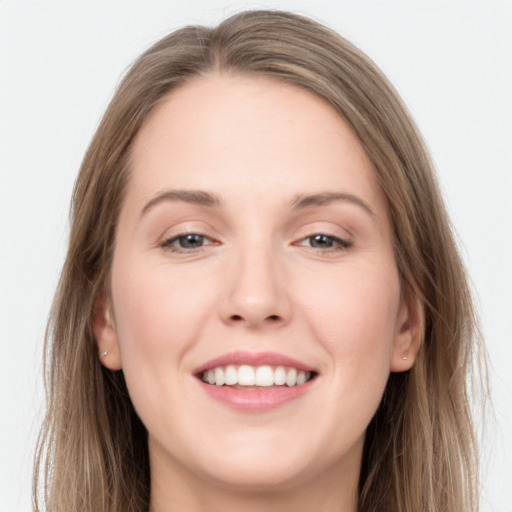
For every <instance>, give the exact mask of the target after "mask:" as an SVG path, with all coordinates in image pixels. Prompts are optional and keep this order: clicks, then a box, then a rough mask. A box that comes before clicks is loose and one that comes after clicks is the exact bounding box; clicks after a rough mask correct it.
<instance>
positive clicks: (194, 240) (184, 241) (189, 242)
mask: <svg viewBox="0 0 512 512" xmlns="http://www.w3.org/2000/svg"><path fill="white" fill-rule="evenodd" d="M202 244H203V237H202V236H201V235H186V236H183V237H181V238H180V245H181V247H183V248H184V249H191V248H194V247H200V246H201V245H202Z"/></svg>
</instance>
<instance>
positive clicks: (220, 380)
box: [215, 368, 226, 386]
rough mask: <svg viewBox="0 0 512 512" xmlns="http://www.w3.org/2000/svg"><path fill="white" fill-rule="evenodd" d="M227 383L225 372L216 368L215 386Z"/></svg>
mask: <svg viewBox="0 0 512 512" xmlns="http://www.w3.org/2000/svg"><path fill="white" fill-rule="evenodd" d="M224 382H226V379H225V377H224V370H223V369H222V368H215V384H216V385H217V386H222V385H223V384H224Z"/></svg>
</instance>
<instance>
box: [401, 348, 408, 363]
mask: <svg viewBox="0 0 512 512" xmlns="http://www.w3.org/2000/svg"><path fill="white" fill-rule="evenodd" d="M408 358H409V351H408V350H406V351H405V352H404V353H403V354H402V359H403V360H404V361H406V360H407V359H408Z"/></svg>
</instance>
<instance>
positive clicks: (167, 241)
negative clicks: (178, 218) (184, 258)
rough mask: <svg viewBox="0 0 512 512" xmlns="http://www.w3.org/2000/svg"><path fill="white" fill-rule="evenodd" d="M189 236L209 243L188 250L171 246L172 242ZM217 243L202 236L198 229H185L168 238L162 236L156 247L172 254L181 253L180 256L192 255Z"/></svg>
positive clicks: (206, 236) (207, 236)
mask: <svg viewBox="0 0 512 512" xmlns="http://www.w3.org/2000/svg"><path fill="white" fill-rule="evenodd" d="M190 235H197V236H199V237H201V238H203V239H205V240H208V241H209V243H206V244H205V245H201V246H199V247H195V248H194V247H192V248H190V249H186V248H184V247H179V246H177V245H173V243H174V242H177V241H178V240H179V239H180V238H183V237H186V236H190ZM218 244H219V242H218V241H217V240H215V239H214V238H213V237H211V236H209V235H206V234H204V232H203V231H201V230H198V229H186V230H182V231H179V232H178V233H173V234H172V235H170V236H164V237H162V239H161V240H160V241H159V242H158V246H159V247H160V248H162V249H164V250H167V251H170V252H174V253H181V254H193V253H197V252H199V251H201V250H202V249H204V248H205V247H207V246H210V245H218Z"/></svg>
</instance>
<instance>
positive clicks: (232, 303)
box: [219, 246, 291, 329]
mask: <svg viewBox="0 0 512 512" xmlns="http://www.w3.org/2000/svg"><path fill="white" fill-rule="evenodd" d="M228 265H229V266H230V268H229V270H228V272H227V275H228V276H229V277H228V278H227V280H225V281H224V282H223V286H224V287H225V288H224V291H225V293H224V294H223V298H222V299H221V302H220V304H219V307H220V316H221V318H222V320H223V322H225V323H227V324H230V325H240V326H245V327H246V328H249V329H262V328H265V329H266V328H271V327H278V326H283V325H285V324H287V323H288V322H289V320H290V318H291V303H290V300H289V296H288V292H287V286H286V272H285V269H284V268H283V265H282V264H281V263H280V262H279V259H278V257H277V256H276V255H275V254H273V252H272V250H271V249H269V248H268V247H267V248H263V247H261V246H260V247H259V248H255V247H252V248H247V249H246V250H245V251H241V252H240V254H236V255H235V256H234V260H232V261H231V262H229V263H228Z"/></svg>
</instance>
